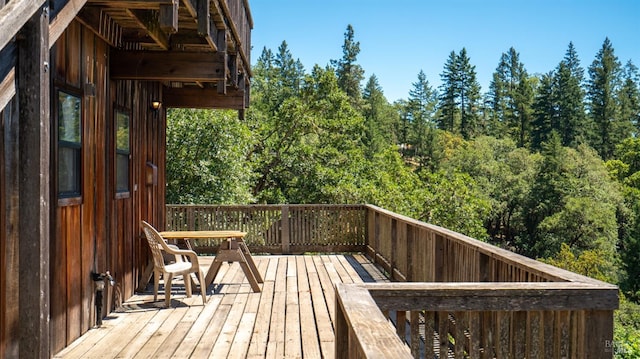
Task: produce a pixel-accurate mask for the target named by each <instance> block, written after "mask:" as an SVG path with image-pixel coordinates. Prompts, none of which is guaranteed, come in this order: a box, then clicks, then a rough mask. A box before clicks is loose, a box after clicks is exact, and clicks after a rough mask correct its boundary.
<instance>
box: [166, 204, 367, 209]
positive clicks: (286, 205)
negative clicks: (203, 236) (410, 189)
mask: <svg viewBox="0 0 640 359" xmlns="http://www.w3.org/2000/svg"><path fill="white" fill-rule="evenodd" d="M167 207H186V208H199V207H201V208H218V207H220V208H263V207H264V208H282V207H289V208H306V207H308V208H316V207H317V208H350V209H365V205H364V204H319V203H313V204H299V203H296V204H167Z"/></svg>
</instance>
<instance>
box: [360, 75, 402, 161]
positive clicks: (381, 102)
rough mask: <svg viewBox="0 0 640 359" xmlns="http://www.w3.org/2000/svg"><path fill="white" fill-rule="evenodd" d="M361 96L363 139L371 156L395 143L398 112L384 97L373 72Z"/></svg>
mask: <svg viewBox="0 0 640 359" xmlns="http://www.w3.org/2000/svg"><path fill="white" fill-rule="evenodd" d="M362 97H363V100H364V104H363V109H362V112H363V115H364V121H365V135H364V138H363V141H364V144H365V147H366V148H367V155H368V156H369V158H371V156H373V154H375V153H378V152H380V151H382V150H383V149H384V148H387V147H390V146H392V145H394V144H395V143H396V140H397V137H396V135H395V129H396V128H397V123H398V121H399V120H398V113H397V112H396V111H395V110H394V108H393V107H392V106H391V105H390V104H389V102H388V101H387V99H386V98H385V97H384V93H383V92H382V87H381V86H380V84H379V83H378V78H377V77H376V75H375V74H374V75H371V77H369V80H368V81H367V85H366V86H365V88H364V93H363V96H362Z"/></svg>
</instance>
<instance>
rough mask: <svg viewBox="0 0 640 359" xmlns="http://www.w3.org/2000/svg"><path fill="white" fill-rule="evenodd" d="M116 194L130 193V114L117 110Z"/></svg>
mask: <svg viewBox="0 0 640 359" xmlns="http://www.w3.org/2000/svg"><path fill="white" fill-rule="evenodd" d="M115 114H116V192H117V193H125V192H129V155H130V153H131V152H130V149H129V113H128V112H126V111H122V110H116V111H115Z"/></svg>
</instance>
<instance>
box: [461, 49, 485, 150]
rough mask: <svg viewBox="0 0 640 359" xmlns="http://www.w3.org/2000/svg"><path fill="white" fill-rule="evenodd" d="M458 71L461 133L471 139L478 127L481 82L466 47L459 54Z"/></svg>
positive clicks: (465, 137)
mask: <svg viewBox="0 0 640 359" xmlns="http://www.w3.org/2000/svg"><path fill="white" fill-rule="evenodd" d="M458 71H459V75H458V80H459V83H458V91H459V93H458V96H459V97H460V134H461V135H462V137H463V138H464V139H470V138H472V137H473V136H475V134H476V132H477V129H478V121H479V118H480V116H479V109H480V84H479V83H478V80H477V78H476V67H475V66H473V65H471V62H470V59H469V57H468V56H467V50H466V49H465V48H462V50H461V51H460V54H459V55H458Z"/></svg>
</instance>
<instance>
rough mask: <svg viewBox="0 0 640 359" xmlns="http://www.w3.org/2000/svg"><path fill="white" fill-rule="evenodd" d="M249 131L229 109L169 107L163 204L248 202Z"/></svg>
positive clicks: (251, 173) (249, 197) (249, 177)
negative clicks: (165, 201) (165, 182)
mask: <svg viewBox="0 0 640 359" xmlns="http://www.w3.org/2000/svg"><path fill="white" fill-rule="evenodd" d="M251 140H252V137H251V133H250V131H249V129H248V128H247V126H246V124H245V123H243V122H241V121H240V120H239V119H238V116H237V113H235V112H233V111H219V110H218V111H214V110H189V109H170V110H169V111H168V114H167V170H166V176H167V194H166V199H167V203H198V204H202V203H206V204H211V203H220V204H230V203H250V202H252V201H253V196H252V195H251V184H252V182H253V179H254V178H253V171H252V164H251V163H249V162H248V161H247V153H248V152H249V149H250V147H251Z"/></svg>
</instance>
